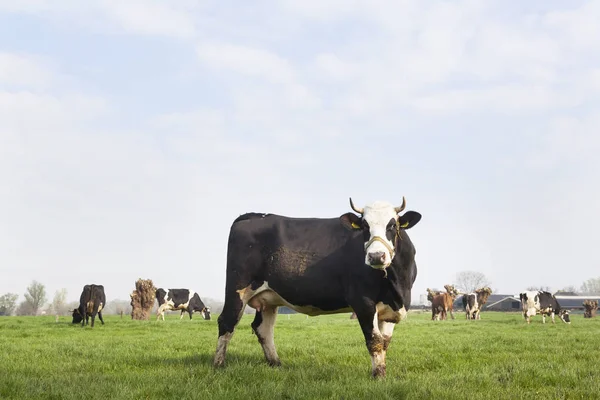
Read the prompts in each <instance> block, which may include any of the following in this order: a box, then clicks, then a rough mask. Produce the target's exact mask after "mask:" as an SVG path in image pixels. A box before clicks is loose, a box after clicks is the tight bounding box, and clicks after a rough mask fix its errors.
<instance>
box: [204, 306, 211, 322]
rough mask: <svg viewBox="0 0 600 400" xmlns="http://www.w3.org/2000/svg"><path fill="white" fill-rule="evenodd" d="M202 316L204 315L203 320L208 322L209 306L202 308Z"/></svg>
mask: <svg viewBox="0 0 600 400" xmlns="http://www.w3.org/2000/svg"><path fill="white" fill-rule="evenodd" d="M203 314H204V319H205V320H207V321H208V320H210V307H209V306H206V307H204V312H203Z"/></svg>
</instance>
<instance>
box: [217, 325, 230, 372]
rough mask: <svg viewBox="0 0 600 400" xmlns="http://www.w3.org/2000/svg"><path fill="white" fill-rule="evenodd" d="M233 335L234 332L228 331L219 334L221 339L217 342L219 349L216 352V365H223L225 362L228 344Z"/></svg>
mask: <svg viewBox="0 0 600 400" xmlns="http://www.w3.org/2000/svg"><path fill="white" fill-rule="evenodd" d="M232 336H233V332H227V333H225V334H223V335H221V336H219V341H218V342H217V351H216V352H215V359H214V365H216V366H222V365H223V364H225V352H226V351H227V345H228V344H229V341H230V340H231V337H232Z"/></svg>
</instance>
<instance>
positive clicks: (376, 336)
mask: <svg viewBox="0 0 600 400" xmlns="http://www.w3.org/2000/svg"><path fill="white" fill-rule="evenodd" d="M379 324H380V322H379V315H378V313H377V311H375V315H374V316H373V340H375V341H383V340H384V339H383V335H382V334H381V330H380V329H379ZM386 328H387V327H386ZM385 353H386V352H385V350H383V344H382V345H381V349H380V350H376V351H373V352H371V354H370V355H371V367H372V371H373V373H374V372H375V371H376V370H377V368H378V367H380V366H383V367H385Z"/></svg>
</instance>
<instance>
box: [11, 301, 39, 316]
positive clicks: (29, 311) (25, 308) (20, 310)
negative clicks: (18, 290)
mask: <svg viewBox="0 0 600 400" xmlns="http://www.w3.org/2000/svg"><path fill="white" fill-rule="evenodd" d="M15 314H16V315H35V313H34V312H33V308H32V306H31V304H30V303H29V302H28V301H22V302H20V303H19V306H18V307H17V309H16V311H15Z"/></svg>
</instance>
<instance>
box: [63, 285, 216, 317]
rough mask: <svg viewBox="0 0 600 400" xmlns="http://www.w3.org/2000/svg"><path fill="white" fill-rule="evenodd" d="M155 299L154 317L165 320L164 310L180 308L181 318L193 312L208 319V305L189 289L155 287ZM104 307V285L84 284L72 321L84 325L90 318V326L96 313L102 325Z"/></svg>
mask: <svg viewBox="0 0 600 400" xmlns="http://www.w3.org/2000/svg"><path fill="white" fill-rule="evenodd" d="M155 295H156V300H157V301H158V311H157V312H156V319H157V320H158V319H159V318H160V317H162V319H163V321H164V320H165V311H173V310H180V311H181V316H180V317H179V319H181V318H183V314H184V313H185V312H187V313H189V315H190V319H192V314H193V313H194V312H199V313H201V314H202V316H203V317H204V319H205V320H209V319H210V307H208V306H206V305H205V304H204V303H203V302H202V300H201V299H200V296H199V295H198V293H196V292H192V291H191V290H189V289H168V290H164V289H163V288H158V289H156V293H155ZM104 307H106V295H105V294H104V286H102V285H85V286H84V287H83V291H82V292H81V296H80V297H79V307H77V308H75V309H74V310H73V323H74V324H77V323H81V326H85V325H87V324H88V323H89V319H90V317H91V318H92V327H94V322H95V320H96V315H98V318H99V319H100V322H101V323H102V325H104V319H103V318H102V310H103V309H104Z"/></svg>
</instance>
